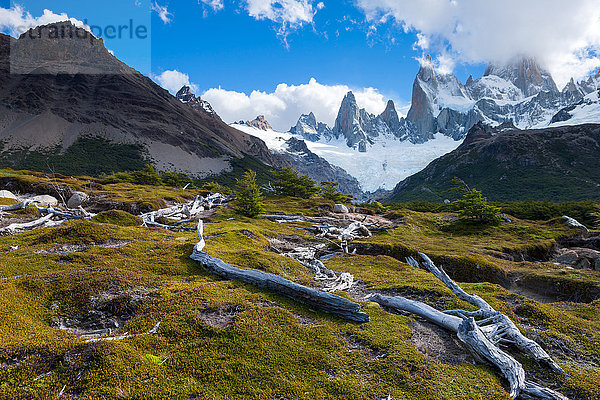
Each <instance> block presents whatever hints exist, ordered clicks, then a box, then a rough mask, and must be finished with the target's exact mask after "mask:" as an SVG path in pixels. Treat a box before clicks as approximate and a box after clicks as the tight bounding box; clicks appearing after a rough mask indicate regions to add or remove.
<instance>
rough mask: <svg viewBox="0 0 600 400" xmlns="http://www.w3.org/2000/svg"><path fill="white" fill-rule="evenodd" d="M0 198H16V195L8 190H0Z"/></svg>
mask: <svg viewBox="0 0 600 400" xmlns="http://www.w3.org/2000/svg"><path fill="white" fill-rule="evenodd" d="M0 199H12V200H17V196H15V195H14V194H12V193H11V192H9V191H8V190H0Z"/></svg>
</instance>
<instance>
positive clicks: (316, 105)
mask: <svg viewBox="0 0 600 400" xmlns="http://www.w3.org/2000/svg"><path fill="white" fill-rule="evenodd" d="M349 90H352V91H353V92H354V94H355V97H356V101H357V103H358V105H359V107H362V108H366V109H367V111H369V112H371V113H376V114H379V113H381V112H382V111H383V110H384V109H385V105H386V101H387V98H386V97H385V96H384V95H383V94H381V93H380V92H379V91H378V90H377V89H374V88H360V89H356V88H354V89H351V88H350V87H348V86H346V85H323V84H320V83H318V82H317V81H316V79H314V78H311V79H310V81H309V82H308V83H306V84H301V85H288V84H285V83H281V84H279V85H277V87H276V88H275V91H273V92H270V93H267V92H261V91H257V90H255V91H253V92H252V93H250V94H246V93H241V92H235V91H231V90H225V89H221V88H214V89H209V90H207V91H206V92H204V93H203V94H202V96H201V97H202V98H203V99H204V100H207V101H208V102H209V103H210V104H211V105H212V106H213V108H214V109H215V111H216V112H217V113H218V114H219V115H220V116H221V118H223V120H225V121H226V122H233V121H239V120H251V119H254V118H256V116H257V115H264V116H265V118H266V119H267V120H268V121H269V123H270V124H271V125H272V126H273V128H274V129H276V130H279V131H287V130H288V129H289V128H290V127H291V126H293V125H295V124H296V122H297V121H298V117H299V116H300V114H306V113H309V112H311V111H312V112H313V113H314V114H315V116H316V117H317V120H319V121H321V122H325V123H327V124H328V125H329V126H333V123H334V122H335V118H336V116H337V113H338V110H339V108H340V104H341V102H342V99H343V98H344V95H345V94H346V93H347V92H348V91H349Z"/></svg>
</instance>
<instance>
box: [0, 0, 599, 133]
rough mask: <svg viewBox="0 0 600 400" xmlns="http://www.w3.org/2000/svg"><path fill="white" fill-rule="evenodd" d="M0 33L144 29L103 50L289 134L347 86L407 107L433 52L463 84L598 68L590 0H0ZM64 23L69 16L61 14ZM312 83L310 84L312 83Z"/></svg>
mask: <svg viewBox="0 0 600 400" xmlns="http://www.w3.org/2000/svg"><path fill="white" fill-rule="evenodd" d="M0 6H1V7H2V8H0V30H2V31H4V32H9V33H12V34H13V35H14V30H15V27H16V26H18V25H27V24H35V23H42V22H46V23H47V22H49V21H52V20H53V19H56V18H59V17H67V16H68V17H69V18H74V19H77V20H80V21H84V20H87V22H88V24H89V25H96V26H98V27H102V28H104V29H106V28H107V27H109V26H111V25H119V24H126V23H128V21H129V19H132V20H134V21H135V25H136V26H137V25H143V26H147V27H149V36H148V37H144V38H143V39H139V38H138V39H136V38H134V39H130V38H127V37H125V38H120V39H119V38H117V39H112V40H111V39H108V38H106V37H105V43H106V46H107V48H109V49H110V50H111V51H113V52H114V54H115V55H116V56H117V57H118V58H120V59H121V60H123V61H124V62H126V63H127V64H129V65H130V66H132V67H134V68H136V69H138V70H140V71H141V72H142V73H144V74H146V75H148V76H151V77H152V78H153V79H155V81H157V82H158V83H160V84H162V85H163V86H164V87H166V88H168V89H169V90H171V91H176V90H177V88H178V87H180V85H182V84H184V83H189V84H190V85H191V86H192V88H193V90H194V91H195V92H196V93H197V94H199V95H202V96H203V97H204V98H206V99H208V100H209V101H211V103H213V106H214V107H215V109H216V110H217V112H219V113H220V114H221V115H222V116H223V117H224V119H225V120H226V121H232V120H234V119H236V120H237V119H249V118H253V117H254V116H256V114H259V113H260V114H265V115H266V116H267V117H268V119H270V120H271V121H272V123H273V121H274V124H275V125H277V128H279V129H287V128H288V127H289V125H291V124H293V123H294V121H295V119H297V117H298V116H299V114H300V113H302V112H309V111H314V112H315V114H316V115H317V118H319V119H320V120H323V121H325V122H327V123H332V122H333V121H332V120H333V119H334V118H335V113H336V112H337V108H338V107H339V102H340V101H341V98H342V97H343V95H344V94H345V92H346V91H347V90H349V89H352V90H354V91H355V93H356V94H357V96H356V97H357V100H358V102H359V105H361V106H363V107H366V108H367V109H368V110H369V111H371V112H380V111H382V110H383V107H384V106H385V101H386V100H387V99H388V98H392V99H393V100H395V101H396V103H397V107H398V108H399V109H401V110H402V111H404V112H405V111H406V107H407V106H408V105H409V103H410V98H411V88H412V83H413V80H414V77H415V75H416V73H417V71H418V69H419V61H418V59H419V58H420V57H422V56H423V55H424V54H427V53H431V54H432V55H433V57H434V60H435V63H436V65H437V66H438V68H439V70H440V71H445V72H453V73H454V74H455V75H456V76H457V77H458V78H459V80H461V81H462V82H464V81H465V80H466V79H467V77H468V76H469V74H473V75H474V77H476V78H477V77H479V76H481V75H482V74H483V70H484V68H485V64H486V63H487V62H488V61H495V62H504V61H506V60H508V59H510V57H513V56H515V55H516V54H527V55H532V56H535V57H537V58H538V59H539V60H540V61H541V62H542V63H543V64H545V65H546V66H547V67H548V68H549V70H550V71H551V72H552V73H553V75H554V77H555V80H557V83H558V84H559V86H561V85H564V83H566V80H568V78H569V77H570V76H575V77H576V78H583V77H584V76H586V75H587V74H589V73H590V71H592V70H593V69H594V68H596V67H597V66H600V57H598V54H599V52H598V50H599V49H600V11H599V10H600V7H597V0H572V2H571V3H570V7H564V1H563V0H529V1H528V2H525V3H524V2H522V1H520V0H502V1H499V0H489V1H481V0H178V1H175V0H152V1H151V0H105V1H102V2H98V1H85V2H84V1H77V0H62V1H60V2H55V3H48V2H47V1H41V0H23V1H18V2H9V1H6V0H0ZM63 13H64V15H59V16H57V14H63ZM62 19H64V18H62ZM311 78H314V79H313V80H312V81H310V80H311Z"/></svg>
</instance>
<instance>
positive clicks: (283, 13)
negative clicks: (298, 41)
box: [245, 0, 325, 38]
mask: <svg viewBox="0 0 600 400" xmlns="http://www.w3.org/2000/svg"><path fill="white" fill-rule="evenodd" d="M245 1H246V8H247V11H248V14H249V15H250V16H251V17H254V18H256V19H258V20H264V19H268V20H271V21H273V22H275V23H277V24H279V25H280V28H279V30H278V31H277V33H278V35H279V36H282V37H284V38H285V36H287V34H288V33H289V30H290V29H296V28H300V27H302V26H303V25H305V24H312V22H313V17H314V15H315V14H316V12H317V10H320V9H322V8H323V7H324V6H325V5H324V4H323V3H322V2H321V3H319V4H317V5H316V7H313V2H312V0H245ZM315 8H316V9H315Z"/></svg>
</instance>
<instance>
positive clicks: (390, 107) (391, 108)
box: [383, 99, 396, 112]
mask: <svg viewBox="0 0 600 400" xmlns="http://www.w3.org/2000/svg"><path fill="white" fill-rule="evenodd" d="M386 111H396V105H395V104H394V100H391V99H390V100H388V101H387V104H386V105H385V110H384V111H383V112H386Z"/></svg>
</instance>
